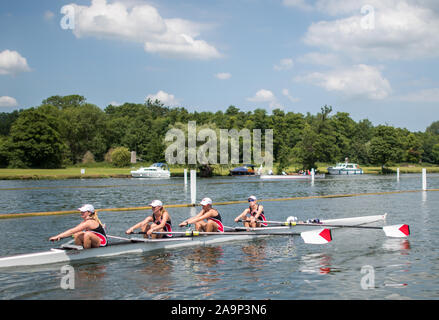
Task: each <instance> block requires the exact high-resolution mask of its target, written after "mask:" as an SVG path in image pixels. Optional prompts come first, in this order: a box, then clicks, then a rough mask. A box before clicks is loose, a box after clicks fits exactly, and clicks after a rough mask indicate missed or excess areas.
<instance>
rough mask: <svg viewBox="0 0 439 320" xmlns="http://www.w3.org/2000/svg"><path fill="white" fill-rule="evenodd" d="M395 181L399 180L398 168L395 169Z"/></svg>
mask: <svg viewBox="0 0 439 320" xmlns="http://www.w3.org/2000/svg"><path fill="white" fill-rule="evenodd" d="M396 181H399V168H397V169H396Z"/></svg>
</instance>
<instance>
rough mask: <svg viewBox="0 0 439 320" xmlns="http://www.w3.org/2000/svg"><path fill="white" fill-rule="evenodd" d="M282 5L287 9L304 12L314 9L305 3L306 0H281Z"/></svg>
mask: <svg viewBox="0 0 439 320" xmlns="http://www.w3.org/2000/svg"><path fill="white" fill-rule="evenodd" d="M282 3H283V4H284V5H285V6H287V7H295V8H299V9H302V10H306V11H310V10H313V9H314V7H313V6H312V5H311V4H309V3H307V2H306V0H283V1H282Z"/></svg>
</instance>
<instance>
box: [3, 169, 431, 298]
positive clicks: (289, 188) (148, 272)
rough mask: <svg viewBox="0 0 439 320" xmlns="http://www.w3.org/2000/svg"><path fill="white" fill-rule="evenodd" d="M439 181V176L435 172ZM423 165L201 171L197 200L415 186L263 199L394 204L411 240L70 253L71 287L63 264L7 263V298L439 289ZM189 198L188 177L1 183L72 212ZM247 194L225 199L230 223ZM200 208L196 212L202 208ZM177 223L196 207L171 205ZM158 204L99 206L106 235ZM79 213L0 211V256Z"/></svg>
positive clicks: (375, 208) (17, 203)
mask: <svg viewBox="0 0 439 320" xmlns="http://www.w3.org/2000/svg"><path fill="white" fill-rule="evenodd" d="M427 183H428V189H439V175H436V174H429V175H428V181H427ZM421 188H422V182H421V176H420V175H419V174H407V175H401V177H400V180H399V181H397V179H396V177H395V176H391V175H389V176H378V175H363V176H355V177H342V176H339V177H331V176H327V177H326V178H325V179H321V180H320V179H316V180H315V181H314V183H312V182H311V181H294V180H290V181H261V180H259V179H258V178H256V177H222V178H209V179H207V178H206V179H201V178H198V179H197V201H199V200H200V199H201V198H203V197H211V198H212V199H213V201H214V202H225V201H233V200H244V201H245V200H246V199H247V197H248V196H250V195H255V196H256V197H258V199H281V198H294V197H307V196H323V195H335V194H340V195H344V194H360V193H378V192H389V191H413V190H418V192H402V193H391V194H375V195H359V196H354V197H338V198H314V199H301V200H300V199H299V200H288V201H281V200H278V201H265V202H264V201H263V200H262V201H261V202H260V203H261V204H263V205H264V208H265V214H266V216H267V218H268V219H269V220H285V218H286V217H288V216H292V215H293V216H297V217H299V218H300V219H308V218H320V219H323V218H343V217H353V216H362V215H376V214H384V213H388V217H387V224H399V223H407V224H409V225H410V230H411V233H412V234H411V236H410V237H409V238H407V239H396V238H386V237H385V235H384V234H383V233H382V231H380V230H361V229H343V230H335V231H333V238H334V240H333V241H332V242H331V243H329V244H326V245H309V244H304V243H303V241H302V240H301V239H300V237H281V236H279V237H269V238H265V239H260V240H255V241H251V242H229V243H225V244H218V245H215V246H207V247H192V248H184V249H177V250H170V251H164V250H161V251H155V252H149V253H144V254H142V255H137V254H128V255H122V256H117V257H112V258H101V259H95V260H93V261H87V260H85V261H81V262H75V263H71V264H70V265H71V266H72V267H73V270H74V274H75V277H74V279H75V282H74V289H73V290H65V289H63V288H62V286H61V283H62V281H63V275H64V274H63V273H62V272H61V268H62V267H63V266H64V265H65V264H58V265H48V266H40V267H28V268H18V269H14V270H10V269H7V270H5V269H4V270H0V299H5V300H9V299H148V300H151V299H191V300H192V299H194V300H207V299H214V300H217V299H225V300H232V299H233V300H236V299H238V300H239V299H243V300H253V299H261V300H263V299H282V300H285V299H287V300H291V299H319V300H326V299H391V300H393V299H438V298H439V290H438V288H439V270H438V269H439V267H438V262H439V261H438V260H439V259H438V258H439V257H438V254H437V247H438V246H439V236H438V232H437V231H436V230H437V229H438V228H439V223H438V219H437V215H438V208H439V192H437V191H427V192H423V191H419V190H420V189H421ZM153 199H161V200H162V201H163V202H164V203H165V204H179V203H181V204H183V203H189V202H190V187H188V186H184V184H183V179H182V178H171V179H165V180H143V179H97V180H89V179H84V180H60V181H53V180H43V181H0V207H1V213H24V212H40V211H59V210H75V209H76V208H78V207H79V206H80V205H82V204H84V203H91V204H93V205H94V206H95V208H97V209H99V208H128V207H141V206H146V205H147V204H148V203H149V202H150V201H151V200H153ZM246 206H247V204H245V203H240V204H229V205H221V206H217V207H216V208H217V209H218V210H219V212H220V213H221V215H222V217H223V222H224V224H225V225H228V226H235V225H236V224H235V223H234V222H233V219H234V218H235V217H236V216H237V215H238V214H239V213H241V212H242V211H243V210H244V209H245V208H246ZM196 210H199V208H197V209H196ZM168 211H169V212H170V214H171V216H172V220H173V223H174V230H178V229H179V228H178V227H177V226H178V223H179V222H180V221H182V220H184V219H186V218H187V217H189V216H191V215H193V214H194V213H195V209H194V208H169V210H168ZM149 214H151V210H139V211H117V212H101V213H100V214H99V217H100V218H101V220H102V221H103V222H104V223H105V224H106V225H107V231H108V233H110V234H112V235H119V236H124V231H125V230H126V229H127V228H128V227H130V226H132V225H134V224H135V223H137V222H139V221H141V220H143V219H144V218H145V217H146V216H147V215H149ZM79 222H80V217H79V215H78V214H71V215H62V216H40V217H28V218H20V219H4V220H3V219H2V220H0V243H1V247H0V256H8V255H13V254H18V253H29V252H38V251H44V250H48V249H49V248H51V247H52V246H53V244H52V243H50V242H49V241H48V238H49V237H50V236H53V235H56V234H58V233H60V232H62V231H64V230H66V229H68V228H71V227H73V226H75V225H76V224H78V223H79Z"/></svg>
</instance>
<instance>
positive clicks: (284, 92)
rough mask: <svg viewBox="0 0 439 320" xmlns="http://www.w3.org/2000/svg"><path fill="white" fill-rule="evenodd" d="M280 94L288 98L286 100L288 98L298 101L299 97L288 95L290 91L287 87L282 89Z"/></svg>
mask: <svg viewBox="0 0 439 320" xmlns="http://www.w3.org/2000/svg"><path fill="white" fill-rule="evenodd" d="M282 94H283V95H284V96H285V97H287V98H288V100H290V101H291V102H298V101H300V99H299V98H295V97H293V96H292V95H290V92H289V91H288V89H282Z"/></svg>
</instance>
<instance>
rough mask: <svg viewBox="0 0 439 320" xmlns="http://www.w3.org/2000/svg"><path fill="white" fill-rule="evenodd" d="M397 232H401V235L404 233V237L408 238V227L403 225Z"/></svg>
mask: <svg viewBox="0 0 439 320" xmlns="http://www.w3.org/2000/svg"><path fill="white" fill-rule="evenodd" d="M399 231H401V232H402V233H404V234H405V235H406V236H408V235H409V234H410V228H409V226H408V225H406V224H403V225H402V226H401V228H399Z"/></svg>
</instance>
